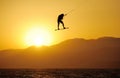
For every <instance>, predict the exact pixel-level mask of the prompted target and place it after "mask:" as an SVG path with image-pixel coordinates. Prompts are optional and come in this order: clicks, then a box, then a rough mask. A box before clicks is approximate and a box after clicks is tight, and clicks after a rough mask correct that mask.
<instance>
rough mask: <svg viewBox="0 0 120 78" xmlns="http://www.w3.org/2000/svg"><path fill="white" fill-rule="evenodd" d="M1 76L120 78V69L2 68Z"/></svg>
mask: <svg viewBox="0 0 120 78" xmlns="http://www.w3.org/2000/svg"><path fill="white" fill-rule="evenodd" d="M0 78H120V69H0Z"/></svg>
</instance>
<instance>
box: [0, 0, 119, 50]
mask: <svg viewBox="0 0 120 78" xmlns="http://www.w3.org/2000/svg"><path fill="white" fill-rule="evenodd" d="M71 10H73V11H71ZM69 11H71V12H70V13H69V14H68V15H67V16H65V17H64V20H63V21H64V23H65V26H66V27H69V29H66V30H61V31H54V30H55V29H56V28H57V17H58V15H59V14H61V13H68V12H69ZM61 27H62V26H61ZM35 34H36V35H35ZM102 36H112V37H120V0H0V50H1V49H11V48H13V49H16V48H27V47H29V46H31V45H39V44H40V43H41V44H43V45H53V44H57V43H59V42H61V41H64V40H67V39H72V38H85V39H95V38H98V37H102ZM35 38H36V39H35ZM39 39H41V40H39ZM31 40H33V41H32V42H29V41H31ZM34 40H35V41H34Z"/></svg>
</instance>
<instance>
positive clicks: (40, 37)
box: [25, 27, 52, 46]
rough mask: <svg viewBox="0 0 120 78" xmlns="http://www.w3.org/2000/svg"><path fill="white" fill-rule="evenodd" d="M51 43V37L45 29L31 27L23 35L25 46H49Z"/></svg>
mask: <svg viewBox="0 0 120 78" xmlns="http://www.w3.org/2000/svg"><path fill="white" fill-rule="evenodd" d="M51 42H52V35H51V34H50V32H49V31H48V30H47V29H46V28H40V27H33V28H31V29H29V30H28V31H27V34H26V35H25V44H26V45H27V46H43V45H46V46H49V45H50V44H51Z"/></svg>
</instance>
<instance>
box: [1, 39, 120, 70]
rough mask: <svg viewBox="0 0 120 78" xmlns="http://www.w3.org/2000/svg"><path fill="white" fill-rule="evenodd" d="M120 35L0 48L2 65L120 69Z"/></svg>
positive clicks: (5, 66)
mask: <svg viewBox="0 0 120 78" xmlns="http://www.w3.org/2000/svg"><path fill="white" fill-rule="evenodd" d="M119 55H120V38H114V37H102V38H98V39H91V40H85V39H82V38H75V39H69V40H66V41H63V42H61V43H59V44H56V45H53V46H50V47H46V46H43V47H41V48H36V47H34V46H31V47H29V48H27V49H16V50H12V49H11V50H1V51H0V68H120V57H119Z"/></svg>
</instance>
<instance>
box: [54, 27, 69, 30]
mask: <svg viewBox="0 0 120 78" xmlns="http://www.w3.org/2000/svg"><path fill="white" fill-rule="evenodd" d="M65 29H69V27H65V28H60V29H55V31H57V30H65Z"/></svg>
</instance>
